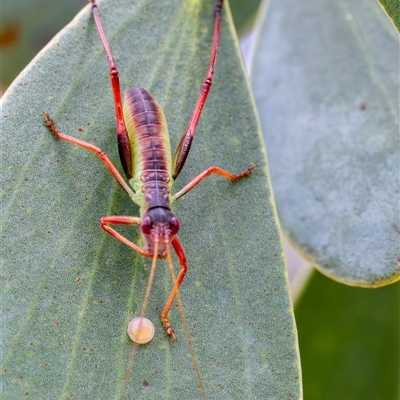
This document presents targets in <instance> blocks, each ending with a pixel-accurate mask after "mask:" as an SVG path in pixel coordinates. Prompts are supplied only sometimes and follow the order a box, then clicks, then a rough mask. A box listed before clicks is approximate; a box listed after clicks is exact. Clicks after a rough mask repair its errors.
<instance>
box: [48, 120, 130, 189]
mask: <svg viewBox="0 0 400 400" xmlns="http://www.w3.org/2000/svg"><path fill="white" fill-rule="evenodd" d="M44 115H45V117H46V121H45V122H44V124H45V125H46V126H47V127H48V128H50V130H51V131H52V132H53V134H54V136H55V137H57V138H58V139H62V140H66V141H67V142H71V143H75V144H77V145H78V146H81V147H83V148H84V149H86V150H89V151H91V152H92V153H95V154H97V155H98V156H99V158H100V160H101V161H103V163H104V164H105V166H106V167H107V168H108V170H109V171H110V172H111V174H112V176H113V177H114V178H115V179H116V180H117V182H118V183H119V184H120V185H121V186H122V188H123V189H124V190H125V191H126V192H127V193H128V195H129V196H130V197H132V196H133V195H134V191H133V190H132V189H131V188H130V187H129V185H128V184H127V183H126V182H125V181H124V178H123V177H122V176H121V174H120V173H119V172H118V170H117V168H116V167H115V166H114V164H113V163H112V161H111V160H110V159H109V158H108V157H107V155H106V154H105V153H104V152H103V150H101V149H100V148H98V147H96V146H95V145H93V144H91V143H88V142H84V141H83V140H79V139H76V138H74V137H72V136H69V135H66V134H65V133H61V132H60V131H59V130H58V129H57V127H56V125H55V124H54V122H53V120H52V119H51V117H50V115H49V113H47V112H46V113H44Z"/></svg>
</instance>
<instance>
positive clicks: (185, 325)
mask: <svg viewBox="0 0 400 400" xmlns="http://www.w3.org/2000/svg"><path fill="white" fill-rule="evenodd" d="M166 245H167V246H166V247H167V262H168V268H169V271H170V273H171V277H172V282H173V284H174V286H175V285H176V275H175V270H174V265H173V263H172V258H171V253H170V251H169V243H166ZM176 299H177V302H178V307H179V311H180V314H181V318H182V324H183V329H184V330H185V335H186V339H187V341H188V346H189V351H190V356H191V358H192V362H193V368H194V371H195V373H196V376H197V381H198V383H199V388H200V391H201V397H202V398H203V400H207V396H206V392H205V389H204V384H203V380H202V379H201V375H200V369H199V364H198V362H197V357H196V353H195V352H194V349H193V343H192V338H191V336H190V332H189V325H188V323H187V319H186V314H185V310H184V308H183V302H182V298H181V295H180V293H179V289H178V290H177V292H176Z"/></svg>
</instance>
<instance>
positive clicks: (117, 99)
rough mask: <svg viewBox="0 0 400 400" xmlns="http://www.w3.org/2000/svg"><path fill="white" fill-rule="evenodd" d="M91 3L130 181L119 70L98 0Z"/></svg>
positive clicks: (129, 148)
mask: <svg viewBox="0 0 400 400" xmlns="http://www.w3.org/2000/svg"><path fill="white" fill-rule="evenodd" d="M90 1H91V3H92V13H93V18H94V21H95V23H96V27H97V30H98V32H99V35H100V39H101V42H102V44H103V47H104V50H105V52H106V55H107V59H108V65H109V67H110V79H111V87H112V91H113V95H114V107H115V116H116V130H117V139H118V150H119V155H120V158H121V162H122V166H123V167H124V171H125V174H126V175H127V177H128V179H130V178H131V177H132V156H131V146H130V144H129V137H128V134H127V132H126V126H125V122H124V115H123V107H122V100H121V87H120V83H119V76H118V70H117V66H116V64H115V61H114V58H113V56H112V54H111V50H110V46H109V44H108V42H107V38H106V35H105V33H104V29H103V26H102V25H101V21H100V17H99V12H98V9H97V4H96V0H90Z"/></svg>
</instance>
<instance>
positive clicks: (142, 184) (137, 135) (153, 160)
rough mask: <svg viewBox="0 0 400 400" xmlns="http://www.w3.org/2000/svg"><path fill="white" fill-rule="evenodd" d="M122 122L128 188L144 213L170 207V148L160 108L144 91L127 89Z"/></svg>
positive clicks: (165, 123) (141, 89)
mask: <svg viewBox="0 0 400 400" xmlns="http://www.w3.org/2000/svg"><path fill="white" fill-rule="evenodd" d="M124 119H125V124H126V129H127V131H128V136H129V142H130V146H131V153H132V171H129V173H127V175H128V176H129V175H130V176H132V178H131V179H130V180H129V183H130V185H131V186H132V188H133V190H134V191H135V192H136V196H135V199H134V200H135V201H136V202H137V203H138V204H139V205H140V206H141V207H143V210H146V209H149V208H153V207H158V206H160V207H168V208H169V192H170V185H171V182H172V177H171V163H172V161H171V148H170V143H169V135H168V128H167V122H166V120H165V116H164V113H163V110H162V108H161V106H160V105H159V104H158V103H157V101H156V99H155V98H154V97H153V96H152V95H151V94H150V93H148V92H147V90H145V89H143V88H133V89H128V90H127V91H126V92H125V97H124Z"/></svg>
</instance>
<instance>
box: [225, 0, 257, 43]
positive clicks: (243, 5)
mask: <svg viewBox="0 0 400 400" xmlns="http://www.w3.org/2000/svg"><path fill="white" fill-rule="evenodd" d="M260 3H261V0H246V1H243V0H231V1H230V2H229V4H230V6H231V9H232V18H233V23H234V24H235V28H236V31H237V32H238V35H239V36H240V35H242V34H243V33H244V32H246V31H247V30H249V29H250V28H251V26H252V25H253V22H254V19H255V18H256V15H257V11H258V9H259V7H260Z"/></svg>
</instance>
